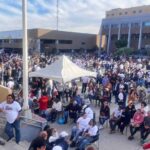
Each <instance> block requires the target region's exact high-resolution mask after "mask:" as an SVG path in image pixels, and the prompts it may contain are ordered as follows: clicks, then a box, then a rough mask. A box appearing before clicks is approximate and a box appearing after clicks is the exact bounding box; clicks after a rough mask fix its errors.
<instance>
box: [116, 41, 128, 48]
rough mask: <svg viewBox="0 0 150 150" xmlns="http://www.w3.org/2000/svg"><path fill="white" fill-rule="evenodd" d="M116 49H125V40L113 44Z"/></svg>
mask: <svg viewBox="0 0 150 150" xmlns="http://www.w3.org/2000/svg"><path fill="white" fill-rule="evenodd" d="M115 45H116V48H117V49H118V48H122V47H127V41H126V40H118V41H116V43H115Z"/></svg>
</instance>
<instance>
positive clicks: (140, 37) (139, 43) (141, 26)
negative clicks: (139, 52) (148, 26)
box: [138, 22, 143, 49]
mask: <svg viewBox="0 0 150 150" xmlns="http://www.w3.org/2000/svg"><path fill="white" fill-rule="evenodd" d="M142 30H143V22H141V23H140V33H139V42H138V49H141V45H142Z"/></svg>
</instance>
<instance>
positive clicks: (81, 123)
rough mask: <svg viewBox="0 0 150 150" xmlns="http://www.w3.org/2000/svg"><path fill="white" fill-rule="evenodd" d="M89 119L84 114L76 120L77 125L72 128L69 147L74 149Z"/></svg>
mask: <svg viewBox="0 0 150 150" xmlns="http://www.w3.org/2000/svg"><path fill="white" fill-rule="evenodd" d="M90 120H91V119H90V118H88V117H87V114H86V113H85V112H84V113H83V114H82V116H81V117H80V118H79V119H78V120H77V125H76V126H74V127H73V128H72V131H71V137H70V140H71V141H72V143H71V147H74V146H75V144H76V141H77V139H78V137H79V135H80V134H81V133H82V132H83V131H84V130H85V129H86V128H87V127H88V124H89V122H90Z"/></svg>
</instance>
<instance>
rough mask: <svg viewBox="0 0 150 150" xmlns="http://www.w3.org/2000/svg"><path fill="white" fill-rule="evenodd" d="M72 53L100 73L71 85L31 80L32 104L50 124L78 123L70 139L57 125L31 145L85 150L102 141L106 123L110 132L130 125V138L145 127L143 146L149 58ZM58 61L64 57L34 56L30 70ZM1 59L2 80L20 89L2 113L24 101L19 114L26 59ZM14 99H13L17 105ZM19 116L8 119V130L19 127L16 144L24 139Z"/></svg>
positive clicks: (149, 122) (149, 125)
mask: <svg viewBox="0 0 150 150" xmlns="http://www.w3.org/2000/svg"><path fill="white" fill-rule="evenodd" d="M69 57H70V59H71V60H72V61H73V62H74V63H76V64H77V65H79V66H80V67H82V68H84V69H89V70H92V71H95V72H97V77H96V78H90V77H81V78H80V79H78V80H73V81H71V82H70V83H68V84H65V85H63V84H61V83H58V82H56V81H51V80H50V79H43V78H30V79H29V107H30V109H31V110H32V112H33V113H35V114H37V115H39V116H41V117H43V118H45V119H46V120H47V121H48V122H50V123H54V122H57V123H58V124H67V123H68V121H70V120H72V122H73V123H75V126H74V127H73V128H72V130H71V133H70V138H69V133H67V132H65V131H63V132H61V133H58V132H57V130H56V129H54V128H50V127H49V128H47V129H45V131H43V132H42V133H41V134H40V135H39V136H38V137H37V138H36V139H34V140H33V142H32V143H31V145H30V148H29V149H37V148H34V147H38V148H41V149H42V147H44V148H46V149H47V150H50V149H52V150H56V149H57V150H59V149H60V150H67V149H68V147H69V146H70V147H76V149H78V150H84V149H85V148H86V147H87V146H88V145H90V144H92V143H93V142H95V141H97V140H98V137H99V132H101V130H102V129H103V128H104V126H105V124H106V125H107V126H108V127H109V128H110V134H114V133H115V132H117V131H119V132H120V133H121V134H124V132H125V131H126V134H127V132H128V129H129V132H130V136H129V137H128V139H129V140H133V139H134V135H135V134H136V132H138V131H139V132H140V133H141V134H140V139H141V144H144V143H147V137H148V135H149V133H150V109H149V99H150V72H149V71H148V70H149V60H148V59H145V58H134V57H125V56H120V57H110V56H106V55H101V56H97V55H95V54H86V55H85V54H81V55H78V54H76V55H73V56H72V55H70V56H69ZM57 59H58V56H43V55H34V56H30V57H29V71H37V70H39V69H41V68H44V67H46V66H47V65H49V64H51V63H53V62H54V61H56V60H57ZM0 62H1V65H0V66H1V67H0V68H1V69H0V75H1V84H3V85H5V86H7V87H8V88H10V89H12V90H13V91H14V93H16V91H19V93H18V94H17V95H15V94H14V95H9V96H8V97H7V99H8V100H7V101H6V102H5V104H4V103H2V104H0V108H1V109H0V111H4V110H7V111H10V110H9V109H6V106H5V105H10V104H11V105H12V104H13V105H14V101H13V100H15V101H17V102H18V103H17V104H15V111H16V110H17V112H18V113H19V112H20V110H21V109H20V108H21V107H20V106H22V104H23V98H22V91H21V87H22V78H23V77H22V58H21V56H20V55H16V54H12V55H8V54H5V53H4V54H3V55H2V57H1V61H0ZM80 87H81V89H80ZM10 97H11V99H13V100H12V102H11V103H9V99H10ZM14 97H15V98H14ZM112 103H113V105H115V106H116V107H115V109H114V108H112V107H111V106H112ZM19 104H20V105H19ZM139 104H140V105H139ZM16 106H17V107H16ZM95 107H96V109H99V114H97V113H96V112H95V109H93V108H95ZM113 109H114V110H113ZM111 112H112V113H111ZM17 118H18V115H16V117H14V120H13V121H12V122H10V120H9V119H8V120H7V125H6V127H7V128H6V129H11V128H15V129H16V135H17V136H16V142H17V143H19V140H18V139H19V138H18V137H19V136H20V135H19V134H18V130H17V129H18V128H17V127H16V126H17V125H16V124H17V123H16V121H17V120H18V119H17ZM96 121H97V122H98V123H97V122H96ZM117 129H118V130H117ZM6 133H7V135H8V137H9V138H8V140H10V139H11V138H12V137H13V135H11V133H10V131H9V132H6ZM38 144H39V145H38ZM146 147H148V146H147V144H146V146H145V145H144V148H145V149H146Z"/></svg>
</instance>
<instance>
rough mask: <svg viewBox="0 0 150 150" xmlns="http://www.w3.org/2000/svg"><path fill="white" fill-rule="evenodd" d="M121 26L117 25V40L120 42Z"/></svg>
mask: <svg viewBox="0 0 150 150" xmlns="http://www.w3.org/2000/svg"><path fill="white" fill-rule="evenodd" d="M120 31H121V24H119V25H118V40H120Z"/></svg>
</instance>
